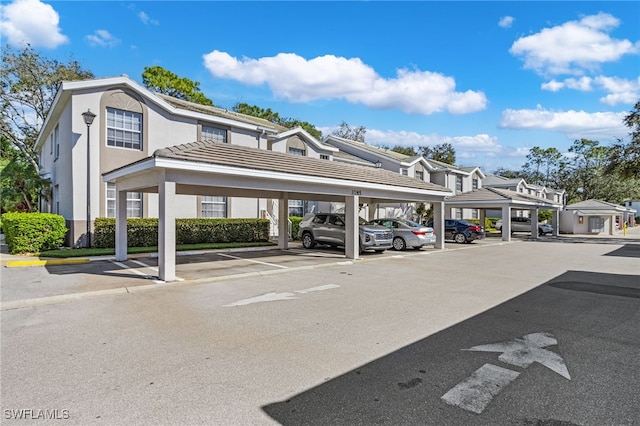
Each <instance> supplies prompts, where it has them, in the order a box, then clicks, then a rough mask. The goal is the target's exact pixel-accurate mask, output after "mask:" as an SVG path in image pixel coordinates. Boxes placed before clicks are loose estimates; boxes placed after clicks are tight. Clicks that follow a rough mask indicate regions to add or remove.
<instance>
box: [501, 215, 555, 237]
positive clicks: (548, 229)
mask: <svg viewBox="0 0 640 426" xmlns="http://www.w3.org/2000/svg"><path fill="white" fill-rule="evenodd" d="M496 229H497V230H498V231H500V232H502V219H499V220H498V221H497V222H496ZM530 231H531V218H529V217H512V218H511V232H512V233H513V232H530ZM552 232H553V226H551V225H549V224H548V223H540V222H538V235H545V234H550V233H552Z"/></svg>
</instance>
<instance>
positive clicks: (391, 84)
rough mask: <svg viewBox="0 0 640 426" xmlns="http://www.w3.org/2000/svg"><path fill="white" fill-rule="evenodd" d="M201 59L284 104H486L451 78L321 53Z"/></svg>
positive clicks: (420, 108) (460, 109) (464, 109)
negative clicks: (383, 70)
mask: <svg viewBox="0 0 640 426" xmlns="http://www.w3.org/2000/svg"><path fill="white" fill-rule="evenodd" d="M203 58H204V65H205V67H206V68H207V69H208V70H209V72H210V73H211V74H212V75H213V76H215V77H218V78H228V79H233V80H237V81H240V82H243V83H246V84H251V85H261V84H267V85H268V86H269V87H270V88H271V90H272V92H273V94H274V95H275V96H277V97H279V98H282V99H286V100H287V101H290V102H308V101H312V100H317V99H344V100H346V101H348V102H351V103H357V104H363V105H366V106H369V107H371V108H376V109H399V110H402V111H404V112H406V113H411V114H421V115H429V114H433V113H435V112H440V111H448V112H450V113H452V114H465V113H469V112H475V111H479V110H482V109H485V108H486V105H487V99H486V96H485V94H484V93H483V92H478V91H472V90H468V91H466V92H457V91H456V90H455V89H456V87H455V86H456V83H455V80H454V79H453V77H448V76H445V75H443V74H440V73H435V72H430V71H420V70H415V69H414V70H409V69H399V70H398V71H397V73H396V77H395V78H388V79H385V78H383V77H381V76H380V75H378V74H377V73H376V72H375V70H374V69H373V68H371V67H370V66H368V65H366V64H364V63H363V62H362V61H361V60H360V59H359V58H351V59H348V58H344V57H337V56H333V55H325V56H319V57H316V58H313V59H309V60H307V59H305V58H303V57H301V56H298V55H296V54H294V53H279V54H277V55H276V56H272V57H264V58H260V59H252V58H242V59H237V58H235V57H232V56H231V55H229V54H228V53H226V52H220V51H218V50H214V51H212V52H211V53H208V54H205V55H203Z"/></svg>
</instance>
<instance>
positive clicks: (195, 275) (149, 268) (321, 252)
mask: <svg viewBox="0 0 640 426" xmlns="http://www.w3.org/2000/svg"><path fill="white" fill-rule="evenodd" d="M497 243H501V241H500V240H499V239H497V238H486V239H483V240H478V241H475V242H474V243H472V244H456V243H453V242H447V243H446V245H445V250H459V249H467V248H472V247H476V246H482V245H487V244H497ZM439 251H440V250H436V249H435V248H433V247H432V246H428V247H424V248H422V249H420V250H405V251H402V252H398V251H395V250H387V251H385V252H383V253H377V252H373V251H371V252H369V251H367V252H364V253H362V254H361V257H360V260H357V261H355V262H362V263H367V262H376V261H378V260H381V259H384V258H388V257H412V256H422V255H426V254H430V253H433V252H439ZM352 262H354V261H353V260H349V259H347V258H346V257H345V255H344V250H343V249H342V248H332V247H328V246H318V247H316V248H314V249H311V250H307V249H304V248H302V247H301V246H300V244H299V243H297V242H293V243H291V245H290V248H289V249H288V250H280V249H276V248H261V249H245V250H225V251H191V252H180V253H178V255H177V257H176V276H177V282H179V283H184V284H189V283H199V282H207V281H219V280H225V279H233V278H240V277H246V276H252V275H253V276H260V275H270V274H274V273H281V272H286V271H291V270H296V269H311V268H319V267H323V266H330V265H336V264H340V263H352ZM2 269H3V270H2V303H3V306H5V307H6V306H10V305H7V303H14V304H15V302H17V301H24V300H39V299H45V298H52V297H53V298H58V297H62V296H65V295H66V298H67V299H68V298H72V297H75V296H77V297H80V296H82V295H83V294H84V295H86V294H89V293H91V294H100V293H105V292H123V293H127V292H131V293H133V292H136V291H143V290H148V289H153V288H154V287H157V286H159V285H162V284H164V283H163V282H162V281H160V280H159V279H158V257H157V254H148V255H132V256H130V258H129V259H128V260H126V261H123V262H116V261H115V260H113V257H107V258H93V259H90V260H89V261H87V262H85V263H72V264H55V263H54V264H46V265H40V266H31V267H16V268H7V267H5V268H2ZM70 295H71V296H70ZM65 300H66V299H65Z"/></svg>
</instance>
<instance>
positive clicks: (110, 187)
mask: <svg viewBox="0 0 640 426" xmlns="http://www.w3.org/2000/svg"><path fill="white" fill-rule="evenodd" d="M107 217H116V184H115V183H110V182H107ZM127 217H142V192H127Z"/></svg>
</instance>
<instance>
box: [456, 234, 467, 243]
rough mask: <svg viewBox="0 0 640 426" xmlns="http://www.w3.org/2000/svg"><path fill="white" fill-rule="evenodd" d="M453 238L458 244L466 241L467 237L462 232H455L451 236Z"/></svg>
mask: <svg viewBox="0 0 640 426" xmlns="http://www.w3.org/2000/svg"><path fill="white" fill-rule="evenodd" d="M453 240H454V241H455V242H456V243H458V244H464V243H466V242H467V237H465V236H464V234H456V235H454V236H453Z"/></svg>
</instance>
